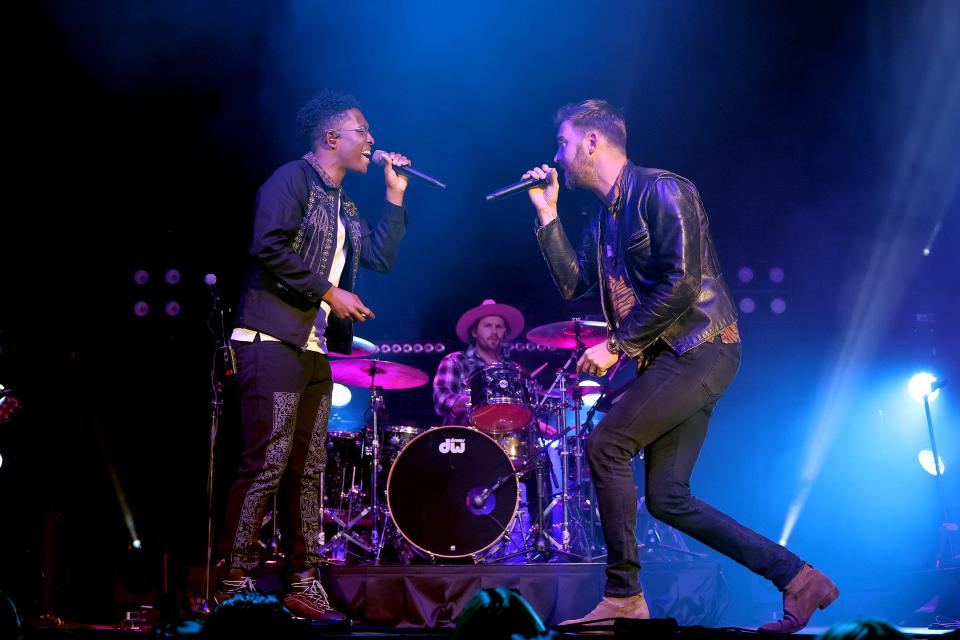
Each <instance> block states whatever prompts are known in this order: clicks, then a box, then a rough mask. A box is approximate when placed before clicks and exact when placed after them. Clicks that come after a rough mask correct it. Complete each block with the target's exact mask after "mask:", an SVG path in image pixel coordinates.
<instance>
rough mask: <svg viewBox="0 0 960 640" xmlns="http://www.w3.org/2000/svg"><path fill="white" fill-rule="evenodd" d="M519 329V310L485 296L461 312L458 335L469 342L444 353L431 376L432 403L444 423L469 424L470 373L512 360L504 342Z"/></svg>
mask: <svg viewBox="0 0 960 640" xmlns="http://www.w3.org/2000/svg"><path fill="white" fill-rule="evenodd" d="M522 333H523V314H522V313H520V310H519V309H517V308H515V307H511V306H510V305H508V304H499V303H497V302H495V301H494V300H490V299H487V300H484V301H483V303H482V304H481V305H480V306H478V307H473V308H472V309H469V310H468V311H467V312H466V313H464V314H463V315H462V316H460V320H459V321H457V337H458V338H460V339H461V340H462V341H463V342H464V343H466V344H467V345H469V346H468V347H467V349H466V351H454V352H453V353H450V354H447V355H446V356H445V357H444V358H443V360H441V361H440V366H439V367H438V368H437V375H436V376H434V378H433V406H434V409H435V410H436V412H437V414H438V415H440V417H442V418H443V424H448V425H469V424H470V419H469V416H468V415H467V407H468V404H469V400H470V376H472V375H473V374H474V373H476V372H477V371H479V370H480V369H482V368H483V367H486V366H487V365H491V364H496V363H499V362H511V360H510V356H509V355H507V352H506V349H504V346H505V345H506V343H507V341H508V340H513V339H514V338H516V337H517V336H519V335H521V334H522Z"/></svg>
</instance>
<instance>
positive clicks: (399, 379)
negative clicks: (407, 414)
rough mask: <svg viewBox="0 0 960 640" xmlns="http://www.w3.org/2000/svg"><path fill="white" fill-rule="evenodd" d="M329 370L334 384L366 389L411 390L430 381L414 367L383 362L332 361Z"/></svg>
mask: <svg viewBox="0 0 960 640" xmlns="http://www.w3.org/2000/svg"><path fill="white" fill-rule="evenodd" d="M330 369H331V370H332V371H333V380H334V381H335V382H339V383H340V384H345V385H348V386H351V387H365V388H367V389H369V388H370V387H380V388H381V389H412V388H414V387H419V386H421V385H424V384H426V383H427V382H429V381H430V376H428V375H427V374H426V373H424V372H423V371H420V369H417V368H416V367H411V366H409V365H405V364H400V363H399V362H386V361H384V360H334V361H333V362H331V363H330Z"/></svg>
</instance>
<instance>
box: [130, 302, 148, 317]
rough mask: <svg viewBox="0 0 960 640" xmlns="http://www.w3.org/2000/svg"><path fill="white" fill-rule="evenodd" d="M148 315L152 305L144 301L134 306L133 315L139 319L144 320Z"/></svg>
mask: <svg viewBox="0 0 960 640" xmlns="http://www.w3.org/2000/svg"><path fill="white" fill-rule="evenodd" d="M148 313H150V305H148V304H147V303H146V302H144V301H143V300H141V301H139V302H137V303H136V304H134V305H133V315H135V316H137V317H138V318H142V317H144V316H145V315H147V314H148Z"/></svg>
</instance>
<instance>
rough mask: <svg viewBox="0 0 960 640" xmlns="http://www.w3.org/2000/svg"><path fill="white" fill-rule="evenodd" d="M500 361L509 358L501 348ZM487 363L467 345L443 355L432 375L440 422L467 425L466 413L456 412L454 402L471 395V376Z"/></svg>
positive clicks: (434, 400) (434, 397) (434, 399)
mask: <svg viewBox="0 0 960 640" xmlns="http://www.w3.org/2000/svg"><path fill="white" fill-rule="evenodd" d="M499 362H510V358H509V357H508V356H506V355H504V351H503V350H501V351H500V359H499ZM489 364H490V363H489V362H487V361H486V360H484V359H483V358H481V357H480V356H479V355H477V350H476V348H475V347H474V346H473V345H470V346H469V347H468V348H467V350H466V351H454V352H453V353H449V354H447V355H446V356H444V358H443V360H441V361H440V366H439V367H438V368H437V375H436V376H434V378H433V408H434V410H435V411H436V412H437V415H439V416H440V417H441V418H443V421H444V422H443V424H459V425H469V424H470V420H469V418H468V417H467V414H466V413H459V414H458V413H455V412H454V409H453V405H455V404H456V403H457V400H458V399H459V398H463V399H465V400H468V399H469V398H470V376H472V375H473V374H474V373H476V372H477V371H479V370H480V369H482V368H484V367H486V366H487V365H489Z"/></svg>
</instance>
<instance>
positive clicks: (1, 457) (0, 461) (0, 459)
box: [0, 454, 3, 469]
mask: <svg viewBox="0 0 960 640" xmlns="http://www.w3.org/2000/svg"><path fill="white" fill-rule="evenodd" d="M2 468H3V455H2V454H0V469H2Z"/></svg>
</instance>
